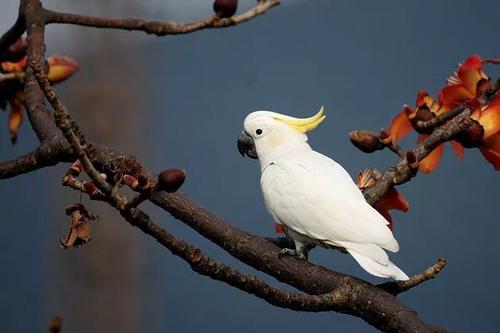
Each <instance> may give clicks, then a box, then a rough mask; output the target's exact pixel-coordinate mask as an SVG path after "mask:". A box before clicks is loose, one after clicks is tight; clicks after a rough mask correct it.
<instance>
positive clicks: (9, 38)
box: [0, 5, 25, 62]
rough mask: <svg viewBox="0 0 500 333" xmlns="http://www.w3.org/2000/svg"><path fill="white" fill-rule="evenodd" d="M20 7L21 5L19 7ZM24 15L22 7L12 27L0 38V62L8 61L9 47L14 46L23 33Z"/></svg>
mask: <svg viewBox="0 0 500 333" xmlns="http://www.w3.org/2000/svg"><path fill="white" fill-rule="evenodd" d="M21 6H22V5H21ZM24 30H25V25H24V13H23V10H22V7H20V9H19V15H18V17H17V19H16V22H14V25H13V26H12V27H11V28H10V29H9V30H7V31H6V32H5V33H4V34H3V35H2V37H0V62H3V61H6V60H10V52H9V51H8V49H9V46H11V45H12V44H14V43H15V42H16V41H17V40H18V39H19V37H21V35H22V34H23V33H24Z"/></svg>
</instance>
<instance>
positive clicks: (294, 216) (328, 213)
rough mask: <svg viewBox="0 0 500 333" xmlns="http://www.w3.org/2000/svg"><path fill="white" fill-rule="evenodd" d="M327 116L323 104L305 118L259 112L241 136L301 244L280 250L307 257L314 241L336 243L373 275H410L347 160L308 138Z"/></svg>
mask: <svg viewBox="0 0 500 333" xmlns="http://www.w3.org/2000/svg"><path fill="white" fill-rule="evenodd" d="M324 119H325V115H324V109H323V107H322V108H321V109H320V111H319V112H318V113H317V114H316V115H314V116H312V117H310V118H304V119H300V118H294V117H290V116H286V115H282V114H279V113H275V112H270V111H256V112H253V113H250V114H249V115H248V116H247V117H246V119H245V122H244V130H243V132H242V133H241V135H240V136H239V138H238V150H239V151H240V153H241V154H242V155H243V156H245V155H247V156H249V157H251V158H254V159H255V158H258V159H259V162H260V168H261V181H260V184H261V188H262V193H263V196H264V201H265V204H266V208H267V210H268V211H269V213H270V214H271V216H272V217H273V219H274V221H275V222H276V223H278V224H280V225H281V226H282V228H283V229H284V230H285V232H286V234H287V236H288V237H289V238H291V239H293V241H294V243H295V249H283V250H282V251H281V253H280V254H281V255H285V254H286V255H294V256H297V257H298V258H300V259H306V258H307V252H308V250H309V248H310V247H311V246H314V245H322V246H325V247H332V246H334V247H338V248H342V249H345V250H346V251H348V252H349V253H350V254H351V255H352V256H353V257H354V259H356V261H357V262H358V263H359V264H360V265H361V267H363V268H364V269H365V270H366V271H367V272H368V273H370V274H373V275H375V276H379V277H387V278H393V279H395V280H407V279H408V276H407V275H406V274H405V273H404V272H403V271H402V270H401V269H399V268H398V267H397V266H396V265H394V264H393V263H392V262H391V261H390V260H389V257H388V256H387V253H386V252H385V251H384V249H385V250H389V251H391V252H397V251H398V250H399V244H398V242H397V241H396V239H395V238H394V236H393V234H392V232H391V230H390V229H389V228H388V227H387V224H388V222H387V221H386V220H385V219H384V217H383V216H382V215H380V213H379V212H377V211H376V210H375V209H374V208H373V207H372V206H370V205H369V204H368V203H367V202H366V200H365V198H364V197H363V194H362V193H361V191H360V190H359V188H358V187H357V186H356V184H355V183H354V182H353V180H352V178H351V177H350V175H349V174H348V173H347V171H346V170H345V169H344V168H343V167H342V166H341V165H339V164H338V163H337V162H335V161H333V160H332V159H330V158H328V157H326V156H324V155H322V154H320V153H318V152H316V151H314V150H312V149H311V147H310V146H309V144H308V143H307V135H306V134H305V133H307V132H309V131H311V130H313V129H315V128H316V127H317V126H318V125H319V124H320V123H321V122H322V121H323V120H324Z"/></svg>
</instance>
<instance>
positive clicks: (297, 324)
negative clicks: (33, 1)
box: [0, 0, 500, 332]
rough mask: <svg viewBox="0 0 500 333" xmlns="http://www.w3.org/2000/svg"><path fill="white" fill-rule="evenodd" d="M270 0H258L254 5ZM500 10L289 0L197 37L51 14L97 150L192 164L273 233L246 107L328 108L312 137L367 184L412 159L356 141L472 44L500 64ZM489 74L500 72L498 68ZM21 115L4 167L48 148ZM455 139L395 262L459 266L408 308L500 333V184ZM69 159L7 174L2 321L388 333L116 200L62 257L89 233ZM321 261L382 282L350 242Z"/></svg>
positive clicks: (4, 14)
mask: <svg viewBox="0 0 500 333" xmlns="http://www.w3.org/2000/svg"><path fill="white" fill-rule="evenodd" d="M43 3H44V5H45V6H46V7H47V8H50V9H54V10H61V11H70V12H77V13H82V14H91V15H99V16H116V17H129V16H133V17H143V18H147V19H152V20H154V19H157V20H175V21H179V22H182V21H188V20H196V19H200V18H203V17H206V16H208V15H211V6H212V1H209V0H196V1H194V0H191V1H181V0H170V1H166V0H165V1H162V0H147V1H142V2H136V1H131V0H120V1H118V0H117V1H113V2H107V1H106V2H105V1H98V0H92V1H75V0H73V1H64V2H61V1H56V0H45V1H43ZM254 4H255V2H254V1H251V0H245V1H240V8H239V12H241V11H243V10H245V9H247V8H250V7H251V6H253V5H254ZM17 7H18V3H17V1H14V0H10V1H4V2H3V3H2V5H1V11H0V30H1V31H2V32H3V31H5V30H6V29H8V27H10V26H11V24H12V23H13V22H14V20H15V18H16V15H17ZM499 15H500V3H498V1H495V0H483V1H479V2H478V1H473V0H459V1H451V0H448V1H431V0H424V1H412V2H408V1H406V2H401V1H397V0H383V1H352V0H335V1H332V0H315V1H312V0H309V1H299V0H295V1H293V0H283V4H282V5H281V6H279V7H277V8H275V9H273V10H271V11H270V12H268V13H267V14H265V15H263V16H261V17H258V18H256V19H254V20H252V21H251V22H248V23H245V24H242V25H239V26H236V27H232V28H229V29H219V30H209V31H201V32H197V33H194V34H190V35H186V36H174V37H163V38H157V37H154V36H148V35H146V34H144V33H140V32H125V31H111V30H96V29H90V28H83V27H74V26H56V25H50V26H48V28H47V54H48V55H50V54H63V55H68V56H71V57H73V58H75V59H77V61H78V62H79V64H80V70H79V72H77V74H76V75H75V76H74V77H73V78H71V79H70V80H68V81H67V82H65V83H64V84H62V85H60V86H58V87H57V90H58V92H59V93H60V95H61V97H62V98H63V100H64V101H65V102H66V104H67V105H68V107H69V109H70V111H71V112H72V114H73V116H74V117H75V118H76V120H77V121H78V122H79V124H80V126H81V128H82V129H83V131H84V132H85V133H86V134H87V138H88V139H89V140H90V141H94V142H100V143H103V144H107V145H111V146H114V147H116V148H117V149H119V150H124V151H127V152H130V153H132V154H134V155H136V156H138V157H139V158H140V159H142V160H143V161H144V162H145V163H146V164H147V165H148V166H149V167H150V168H151V169H152V170H156V171H161V170H163V169H165V168H168V167H181V168H184V169H186V170H187V172H188V178H187V182H186V184H185V185H184V187H183V188H182V190H183V191H184V192H186V193H187V194H189V195H190V196H192V197H193V198H194V199H195V200H197V201H198V202H200V203H201V204H202V205H204V206H205V207H207V208H209V209H210V210H212V211H213V212H215V213H216V214H218V215H219V216H221V217H223V218H225V219H227V220H228V221H230V222H231V223H233V224H234V225H236V226H238V227H240V228H243V229H246V230H249V231H251V232H253V233H257V234H261V235H266V236H272V235H273V234H274V227H273V224H272V222H271V218H270V217H269V216H268V214H267V213H266V211H265V208H264V205H263V201H262V198H261V194H260V188H259V175H260V171H259V167H258V163H257V162H256V161H253V160H249V159H243V158H241V156H240V155H239V154H238V152H237V150H236V138H237V135H238V134H239V132H240V130H241V127H242V121H243V119H244V117H245V116H246V114H248V113H249V112H251V111H254V110H273V111H277V112H282V113H287V114H290V115H294V116H308V115H311V114H313V113H314V112H315V111H317V109H318V108H319V106H321V105H325V106H326V108H327V110H328V118H327V121H326V122H325V123H323V125H322V126H321V127H320V128H318V129H317V130H316V131H315V132H314V133H312V134H311V135H310V143H311V145H312V146H313V147H314V148H315V149H316V150H318V151H320V152H322V153H324V154H326V155H328V156H331V157H333V158H334V159H335V160H337V161H338V162H339V163H341V164H342V165H343V166H344V167H345V168H346V169H347V170H348V171H349V172H350V173H351V175H352V176H353V177H354V176H355V175H356V174H357V172H358V171H360V170H361V169H363V168H365V167H367V166H372V167H377V168H379V169H384V168H385V167H387V166H389V165H391V164H393V163H394V158H395V157H394V156H393V155H392V154H390V153H388V152H379V153H375V154H363V153H361V152H359V151H357V150H356V149H355V148H354V147H353V146H352V145H351V144H350V142H349V140H348V137H347V133H348V132H349V131H351V130H355V129H372V130H375V131H377V130H379V129H380V128H382V127H388V126H389V124H390V121H391V119H392V117H393V116H394V115H395V114H396V113H397V112H399V111H400V110H401V108H402V105H403V104H404V103H408V104H411V105H413V104H414V101H415V96H416V93H417V91H418V90H419V89H425V90H427V91H428V92H429V93H431V94H436V92H437V90H438V89H440V88H441V87H442V86H443V84H444V82H445V79H446V77H447V76H448V75H449V74H451V73H452V72H453V70H454V69H455V67H456V64H457V63H458V62H459V61H461V60H463V59H465V58H466V57H467V56H469V55H471V54H474V53H477V54H480V55H482V56H484V57H500V46H499V44H498V38H499V31H500V21H499V20H498V17H499ZM486 71H487V72H488V73H489V74H490V75H491V76H493V77H497V76H498V75H499V74H500V71H499V69H498V68H494V67H491V66H490V67H487V68H486ZM6 119H7V113H0V124H1V126H3V127H4V128H5V129H3V130H1V131H0V159H1V160H7V159H10V158H14V157H15V156H18V155H20V154H23V153H27V152H29V151H31V150H33V149H34V148H35V146H36V144H37V142H36V138H35V137H34V135H33V134H32V133H31V131H30V128H29V125H28V124H27V123H25V124H24V125H23V127H22V129H21V132H20V135H19V142H18V144H17V145H16V146H11V144H10V140H9V134H8V131H7V129H6ZM414 140H415V137H409V138H407V139H405V140H404V141H403V145H405V146H411V145H413V144H414ZM450 148H451V147H449V146H448V147H447V148H446V151H445V154H444V158H443V159H442V161H441V165H440V167H439V168H438V169H437V171H435V172H434V173H432V174H430V175H419V177H417V178H416V179H414V180H412V182H411V183H408V184H405V185H404V186H402V187H401V188H400V191H401V192H402V193H403V195H404V196H405V197H406V198H407V200H408V201H409V203H410V206H411V207H410V211H409V212H408V213H407V214H399V213H394V214H393V217H394V220H395V231H394V232H395V236H396V238H397V239H398V240H399V242H400V244H401V251H400V252H399V253H398V254H395V255H392V257H391V258H392V259H393V261H394V262H395V263H396V264H397V265H398V266H399V267H401V268H402V269H403V270H405V271H406V272H407V273H408V274H416V273H419V272H421V271H422V270H423V269H425V268H426V267H428V266H429V265H431V264H432V263H434V262H435V260H436V259H437V257H439V256H444V257H446V258H447V260H448V266H447V267H446V269H445V270H444V271H443V272H442V273H441V274H440V275H439V277H438V278H437V279H436V280H433V281H429V282H427V283H425V284H424V285H422V286H420V287H418V288H415V289H414V290H411V291H409V292H407V293H405V294H403V295H402V296H401V299H402V300H403V302H404V303H405V304H407V305H408V306H409V307H411V308H412V309H414V310H416V311H417V312H418V313H419V315H420V316H421V318H422V319H423V320H425V321H427V322H430V323H433V324H437V325H443V326H446V327H447V328H449V329H452V330H458V331H463V332H467V331H475V332H496V331H497V327H498V313H499V311H500V304H499V303H498V294H499V292H500V286H499V284H498V281H497V276H498V274H499V273H500V261H499V260H498V258H499V257H500V246H499V245H498V238H499V236H500V225H499V224H498V222H499V215H498V195H499V191H500V190H499V188H498V187H499V185H500V181H499V178H498V175H497V174H495V172H494V170H493V168H492V166H491V165H490V164H488V163H487V162H486V161H485V160H484V159H483V157H482V156H481V155H480V154H479V151H478V150H467V151H466V154H465V158H464V160H463V161H457V160H456V158H455V156H454V154H453V153H452V151H451V149H450ZM67 167H68V165H59V166H57V167H54V168H51V169H45V170H40V171H37V172H34V173H31V174H28V175H24V176H20V177H17V178H14V179H10V180H4V181H1V182H0V198H1V200H0V202H1V204H0V209H1V210H2V217H1V223H0V267H2V269H1V274H0V285H1V286H2V289H1V294H2V297H0V313H1V315H0V331H1V332H43V331H46V330H47V327H48V323H49V321H50V319H51V318H52V316H53V315H55V314H57V315H60V316H62V317H63V320H64V321H63V327H64V332H110V331H111V332H113V331H115V332H139V331H143V332H165V331H169V332H192V331H199V330H200V331H201V330H203V331H207V332H212V331H217V332H234V331H238V332H256V331H268V332H290V331H301V330H310V331H323V330H332V329H333V330H335V331H337V332H373V331H375V330H374V329H373V328H372V327H370V326H368V325H367V324H366V323H364V322H363V321H362V320H360V319H358V318H354V317H350V316H346V315H342V314H336V313H320V314H312V313H297V312H293V311H290V310H284V309H280V308H275V307H273V306H271V305H269V304H267V303H265V302H263V301H261V300H260V299H257V298H255V297H253V296H250V295H247V294H245V293H243V292H241V291H239V290H236V289H233V288H231V287H229V286H227V285H225V284H222V283H220V282H216V281H212V280H210V279H208V278H206V277H202V276H200V275H198V274H196V273H194V272H192V271H191V270H190V268H189V266H188V265H186V264H185V263H184V262H183V261H181V260H179V259H177V258H176V257H174V256H172V255H170V253H168V252H167V251H166V250H165V249H164V248H162V247H161V246H159V245H158V244H157V243H156V242H154V241H153V240H151V239H150V238H148V237H146V236H145V235H143V234H142V233H141V232H139V231H138V230H136V229H134V228H132V227H130V226H129V225H128V224H127V223H126V222H125V221H123V219H121V218H120V217H119V216H118V215H117V214H116V213H115V211H113V210H112V209H111V208H109V207H106V206H105V205H103V204H101V203H95V202H89V201H88V199H86V198H83V202H84V204H86V205H87V206H88V207H89V208H90V209H91V210H92V211H93V212H96V213H97V214H98V215H99V216H100V217H101V219H100V221H99V222H97V223H94V224H93V225H91V227H92V233H93V234H92V235H93V239H92V241H91V242H90V243H88V244H87V245H85V246H83V247H80V248H77V249H69V250H62V249H61V248H60V247H59V242H58V238H59V237H60V236H65V235H66V233H67V230H68V229H69V224H68V220H67V218H66V216H65V214H64V207H65V205H67V204H71V203H74V202H78V201H79V200H80V197H79V195H78V194H77V193H76V192H74V191H71V190H69V189H67V188H63V187H62V186H61V185H60V179H61V177H62V176H63V174H64V173H65V171H66V169H67ZM145 208H146V210H147V211H148V212H149V213H150V214H151V215H152V217H153V218H154V220H155V221H156V222H157V223H159V224H161V225H163V226H165V227H166V228H168V229H169V230H170V231H171V232H172V233H174V234H175V235H177V236H179V237H181V238H183V239H185V240H187V241H189V242H191V243H193V244H195V245H196V246H199V247H201V248H202V249H203V250H205V251H206V252H208V253H209V254H210V255H212V256H214V257H215V258H217V259H220V260H222V261H224V262H226V263H228V264H231V265H234V266H236V267H238V268H239V269H241V270H243V271H246V272H251V273H255V274H257V275H259V276H262V274H260V273H258V272H255V271H253V270H252V269H251V268H249V267H246V266H244V265H243V264H241V263H239V262H237V261H236V260H235V259H233V258H231V257H229V256H228V255H227V254H225V253H224V252H223V251H222V250H221V249H219V248H217V247H216V246H214V245H212V244H210V243H209V242H208V241H206V240H205V239H203V238H201V237H199V236H198V235H197V234H196V233H195V232H193V231H191V230H190V229H188V228H186V227H184V226H183V225H182V224H181V223H179V222H177V221H175V220H173V219H172V218H171V217H170V216H169V215H167V214H166V213H164V212H163V211H160V210H159V209H157V208H155V207H153V206H151V205H148V204H146V205H145ZM310 260H311V261H313V262H315V263H319V264H322V265H325V266H327V267H330V268H332V269H334V270H338V271H340V272H343V273H348V274H353V275H355V276H359V277H361V278H364V279H367V280H368V281H371V282H373V283H379V282H381V280H380V279H377V278H375V277H372V276H369V275H368V274H367V273H365V272H364V271H363V270H362V269H361V268H360V267H359V266H358V265H357V264H356V263H355V261H354V260H353V259H352V258H351V257H349V256H343V255H341V254H339V253H338V252H336V251H328V250H323V249H317V250H314V251H313V252H312V254H311V258H310ZM265 278H266V279H267V280H268V281H270V282H272V283H274V284H277V285H279V283H278V282H276V281H274V280H273V279H271V278H269V277H265Z"/></svg>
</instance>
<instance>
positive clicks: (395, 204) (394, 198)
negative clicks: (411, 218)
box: [375, 188, 410, 230]
mask: <svg viewBox="0 0 500 333" xmlns="http://www.w3.org/2000/svg"><path fill="white" fill-rule="evenodd" d="M409 208H410V205H409V204H408V201H406V199H405V198H404V197H403V196H402V195H401V193H399V192H398V190H396V189H395V188H391V189H390V190H389V191H388V192H387V193H386V194H385V195H384V196H383V197H382V198H381V199H380V200H379V201H378V202H377V204H376V205H375V209H376V210H377V211H378V212H379V213H380V214H381V215H382V216H383V217H384V218H385V219H386V220H387V221H388V222H389V224H388V227H389V229H391V230H392V216H391V215H390V214H389V210H391V209H396V210H400V211H402V212H405V213H406V212H408V209H409Z"/></svg>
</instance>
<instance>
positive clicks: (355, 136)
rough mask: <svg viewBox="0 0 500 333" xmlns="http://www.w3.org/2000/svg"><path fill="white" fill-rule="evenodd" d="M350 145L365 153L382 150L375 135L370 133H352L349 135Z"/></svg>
mask: <svg viewBox="0 0 500 333" xmlns="http://www.w3.org/2000/svg"><path fill="white" fill-rule="evenodd" d="M349 139H350V140H351V142H352V144H353V145H354V146H356V148H358V149H359V150H361V151H363V152H365V153H373V152H374V151H376V150H381V149H383V148H384V147H383V145H382V143H381V142H380V140H379V138H378V136H377V134H375V133H374V132H371V131H353V132H350V133H349Z"/></svg>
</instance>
